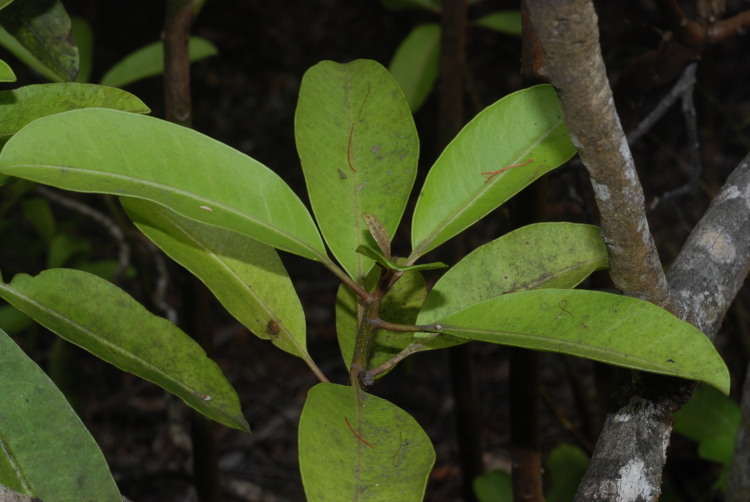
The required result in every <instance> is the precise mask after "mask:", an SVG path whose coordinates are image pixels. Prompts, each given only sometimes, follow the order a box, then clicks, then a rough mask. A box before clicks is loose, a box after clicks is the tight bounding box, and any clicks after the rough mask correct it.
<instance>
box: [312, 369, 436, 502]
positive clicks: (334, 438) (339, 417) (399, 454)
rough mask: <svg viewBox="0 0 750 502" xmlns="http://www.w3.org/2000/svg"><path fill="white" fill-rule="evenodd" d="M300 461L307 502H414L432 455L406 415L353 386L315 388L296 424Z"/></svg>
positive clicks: (420, 493) (427, 441)
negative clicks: (336, 501) (297, 425)
mask: <svg viewBox="0 0 750 502" xmlns="http://www.w3.org/2000/svg"><path fill="white" fill-rule="evenodd" d="M299 463H300V471H301V473H302V482H303V484H304V486H305V494H306V495H307V500H308V501H309V502H323V501H325V502H328V501H331V500H357V501H359V502H381V501H382V502H391V501H394V500H398V501H399V502H411V501H414V502H417V501H421V500H422V498H423V497H424V491H425V486H426V485H427V478H428V476H429V474H430V471H431V470H432V466H433V464H434V463H435V451H434V449H433V448H432V444H431V443H430V439H429V438H428V437H427V434H425V432H424V430H422V428H421V427H420V426H419V424H418V423H417V422H416V420H414V418H412V417H411V416H410V415H409V414H408V413H406V412H405V411H403V410H402V409H400V408H398V407H397V406H395V405H393V404H391V403H389V402H388V401H386V400H385V399H381V398H379V397H376V396H373V395H371V394H366V393H364V392H362V393H361V394H360V395H359V396H357V395H356V393H355V390H354V388H352V387H346V386H343V385H335V384H326V383H322V384H318V385H316V386H315V387H313V388H312V389H310V391H309V392H308V394H307V400H306V401H305V406H304V408H303V409H302V416H301V417H300V422H299Z"/></svg>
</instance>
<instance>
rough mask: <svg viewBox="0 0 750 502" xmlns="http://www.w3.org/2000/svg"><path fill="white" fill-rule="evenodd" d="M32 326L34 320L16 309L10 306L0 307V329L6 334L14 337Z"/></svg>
mask: <svg viewBox="0 0 750 502" xmlns="http://www.w3.org/2000/svg"><path fill="white" fill-rule="evenodd" d="M33 325H34V320H33V319H31V318H30V317H29V316H27V315H26V314H24V313H23V312H21V311H20V310H18V309H17V308H15V307H13V306H12V305H0V329H2V330H3V331H5V332H6V333H9V334H11V335H15V334H16V333H19V332H20V331H23V330H24V329H26V328H28V327H30V326H33Z"/></svg>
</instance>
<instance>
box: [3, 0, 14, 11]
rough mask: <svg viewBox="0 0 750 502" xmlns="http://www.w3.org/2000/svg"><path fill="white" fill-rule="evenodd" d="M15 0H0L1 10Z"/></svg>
mask: <svg viewBox="0 0 750 502" xmlns="http://www.w3.org/2000/svg"><path fill="white" fill-rule="evenodd" d="M12 1H13V0H0V10H2V9H4V8H6V7H7V6H8V5H10V3H11V2H12Z"/></svg>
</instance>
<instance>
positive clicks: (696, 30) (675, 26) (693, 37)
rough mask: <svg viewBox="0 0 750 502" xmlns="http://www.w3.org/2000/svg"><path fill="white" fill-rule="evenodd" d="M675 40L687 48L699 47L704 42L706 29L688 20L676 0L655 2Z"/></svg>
mask: <svg viewBox="0 0 750 502" xmlns="http://www.w3.org/2000/svg"><path fill="white" fill-rule="evenodd" d="M657 4H658V6H659V9H660V10H661V11H662V13H663V14H664V16H665V17H666V18H667V21H668V22H669V25H670V27H671V28H672V31H673V32H674V34H675V35H676V36H677V38H678V39H679V40H680V41H681V42H682V43H683V44H685V45H687V46H689V47H701V46H703V44H705V42H706V32H707V29H706V27H705V26H704V25H702V24H701V23H698V22H696V21H693V20H692V19H690V18H688V17H687V16H686V15H685V12H683V10H682V7H680V4H679V3H678V2H677V0H661V1H660V2H657Z"/></svg>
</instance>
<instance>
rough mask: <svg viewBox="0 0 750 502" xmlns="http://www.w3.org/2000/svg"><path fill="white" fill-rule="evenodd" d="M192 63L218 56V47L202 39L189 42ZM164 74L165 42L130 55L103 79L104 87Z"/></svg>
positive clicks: (130, 82) (120, 85) (119, 85)
mask: <svg viewBox="0 0 750 502" xmlns="http://www.w3.org/2000/svg"><path fill="white" fill-rule="evenodd" d="M188 51H189V52H188V54H189V57H190V61H192V62H195V61H200V60H201V59H205V58H207V57H209V56H214V55H216V54H218V52H219V51H218V50H217V49H216V46H214V44H212V43H211V42H209V41H208V40H206V39H204V38H200V37H190V39H189V40H188ZM163 72H164V42H162V41H159V42H154V43H153V44H149V45H147V46H145V47H142V48H141V49H138V50H137V51H135V52H132V53H130V54H128V55H127V56H126V57H125V58H123V59H122V60H121V61H120V62H118V63H117V64H115V65H114V66H113V67H112V68H110V69H109V71H108V72H107V73H105V74H104V76H103V77H102V81H101V84H102V85H111V86H112V87H124V86H126V85H128V84H132V83H133V82H137V81H138V80H142V79H144V78H148V77H153V76H155V75H161V74H162V73H163Z"/></svg>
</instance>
